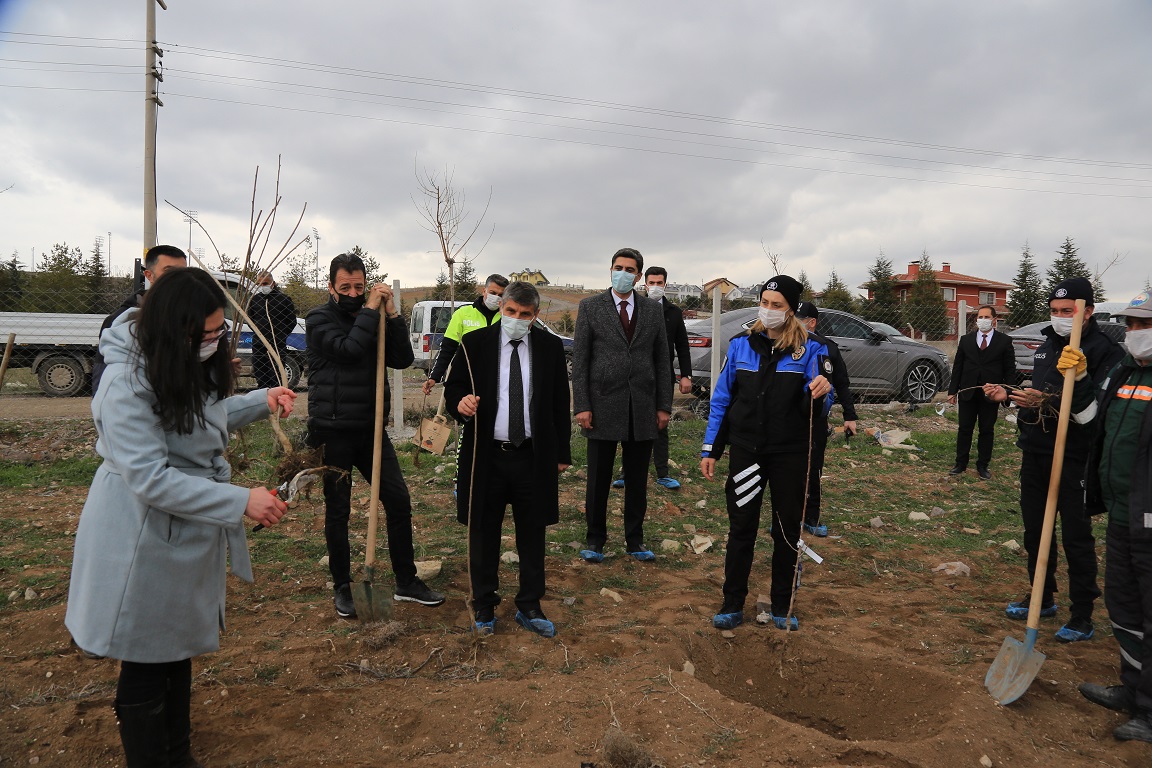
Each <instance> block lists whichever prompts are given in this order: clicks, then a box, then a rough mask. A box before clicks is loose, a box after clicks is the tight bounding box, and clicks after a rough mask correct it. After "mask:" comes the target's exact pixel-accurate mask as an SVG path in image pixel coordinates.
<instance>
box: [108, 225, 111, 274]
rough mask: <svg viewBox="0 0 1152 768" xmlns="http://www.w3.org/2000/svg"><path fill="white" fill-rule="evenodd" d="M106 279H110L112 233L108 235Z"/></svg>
mask: <svg viewBox="0 0 1152 768" xmlns="http://www.w3.org/2000/svg"><path fill="white" fill-rule="evenodd" d="M108 277H112V233H111V232H109V233H108Z"/></svg>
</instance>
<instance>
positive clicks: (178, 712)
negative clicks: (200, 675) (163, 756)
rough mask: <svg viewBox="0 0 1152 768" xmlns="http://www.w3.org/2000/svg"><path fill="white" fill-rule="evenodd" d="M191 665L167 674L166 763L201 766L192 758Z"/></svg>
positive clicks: (181, 767)
mask: <svg viewBox="0 0 1152 768" xmlns="http://www.w3.org/2000/svg"><path fill="white" fill-rule="evenodd" d="M191 710H192V664H191V663H188V664H186V665H184V666H181V667H178V668H177V669H176V670H175V671H173V672H172V673H171V674H170V675H169V677H168V695H167V696H166V697H165V713H164V714H165V722H166V724H167V728H168V765H170V766H171V768H204V766H202V765H200V763H198V762H196V758H194V757H192V717H191Z"/></svg>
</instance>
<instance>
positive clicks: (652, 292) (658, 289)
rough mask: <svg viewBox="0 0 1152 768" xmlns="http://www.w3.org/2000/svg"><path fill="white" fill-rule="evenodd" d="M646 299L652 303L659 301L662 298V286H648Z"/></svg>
mask: <svg viewBox="0 0 1152 768" xmlns="http://www.w3.org/2000/svg"><path fill="white" fill-rule="evenodd" d="M648 298H650V299H652V300H653V301H660V299H662V298H664V286H662V285H650V286H648Z"/></svg>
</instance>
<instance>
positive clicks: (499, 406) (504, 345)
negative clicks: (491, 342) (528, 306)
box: [492, 330, 532, 441]
mask: <svg viewBox="0 0 1152 768" xmlns="http://www.w3.org/2000/svg"><path fill="white" fill-rule="evenodd" d="M531 335H532V331H529V332H528V333H527V334H525V336H524V338H523V339H521V341H520V380H521V381H523V382H524V437H525V438H529V437H532V418H531V416H530V411H531V409H530V408H529V407H528V406H529V403H531V402H532V365H531V360H530V358H531V352H529V349H528V347H529V342H528V338H529V337H530V336H531ZM511 367H512V340H511V339H510V338H508V334H507V333H505V332H504V331H503V330H501V331H500V367H499V368H498V369H497V371H498V372H499V373H498V375H499V380H498V381H497V382H496V392H497V397H498V400H497V402H496V425H495V428H494V430H493V433H492V437H493V438H494V439H496V440H501V441H505V440H507V439H508V371H509V370H511Z"/></svg>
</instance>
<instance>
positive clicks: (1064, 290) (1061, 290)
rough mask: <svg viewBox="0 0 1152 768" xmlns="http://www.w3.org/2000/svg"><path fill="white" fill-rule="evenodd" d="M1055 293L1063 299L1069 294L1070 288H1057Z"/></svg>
mask: <svg viewBox="0 0 1152 768" xmlns="http://www.w3.org/2000/svg"><path fill="white" fill-rule="evenodd" d="M1053 295H1054V296H1055V297H1056V298H1058V299H1062V298H1064V297H1065V296H1067V295H1068V289H1067V288H1057V289H1056V293H1055V294H1053Z"/></svg>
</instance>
